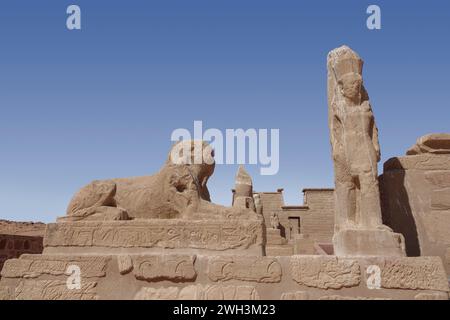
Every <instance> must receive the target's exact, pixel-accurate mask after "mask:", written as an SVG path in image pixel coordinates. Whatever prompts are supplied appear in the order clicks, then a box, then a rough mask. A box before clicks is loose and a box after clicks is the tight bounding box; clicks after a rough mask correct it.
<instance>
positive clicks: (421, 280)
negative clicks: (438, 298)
mask: <svg viewBox="0 0 450 320" xmlns="http://www.w3.org/2000/svg"><path fill="white" fill-rule="evenodd" d="M380 268H381V287H383V288H388V289H409V290H417V289H421V290H436V291H445V292H448V291H449V287H448V281H447V275H446V273H445V270H444V267H443V265H442V261H441V259H440V258H439V257H416V258H414V259H410V258H392V259H385V261H384V263H383V264H382V265H381V266H380Z"/></svg>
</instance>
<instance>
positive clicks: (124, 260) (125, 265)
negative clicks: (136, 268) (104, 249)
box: [117, 254, 133, 274]
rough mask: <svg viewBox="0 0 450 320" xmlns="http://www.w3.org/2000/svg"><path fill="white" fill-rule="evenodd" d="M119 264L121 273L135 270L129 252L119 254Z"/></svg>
mask: <svg viewBox="0 0 450 320" xmlns="http://www.w3.org/2000/svg"><path fill="white" fill-rule="evenodd" d="M117 266H118V268H119V272H120V274H127V273H130V272H131V270H133V260H132V259H131V257H130V256H129V255H127V254H123V255H119V256H117Z"/></svg>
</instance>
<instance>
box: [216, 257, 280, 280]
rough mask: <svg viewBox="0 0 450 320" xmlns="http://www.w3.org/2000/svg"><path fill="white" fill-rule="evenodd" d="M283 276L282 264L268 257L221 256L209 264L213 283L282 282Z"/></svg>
mask: <svg viewBox="0 0 450 320" xmlns="http://www.w3.org/2000/svg"><path fill="white" fill-rule="evenodd" d="M281 274H282V270H281V265H280V263H279V262H278V261H277V260H276V259H274V258H267V257H245V256H219V257H213V258H210V259H209V264H208V277H209V279H211V280H212V281H227V280H241V281H254V282H280V280H281Z"/></svg>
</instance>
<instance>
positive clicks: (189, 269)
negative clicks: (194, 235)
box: [133, 254, 197, 281]
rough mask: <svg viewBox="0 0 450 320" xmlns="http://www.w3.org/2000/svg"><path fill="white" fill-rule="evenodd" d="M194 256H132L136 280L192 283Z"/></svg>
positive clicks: (193, 277)
mask: <svg viewBox="0 0 450 320" xmlns="http://www.w3.org/2000/svg"><path fill="white" fill-rule="evenodd" d="M195 259H196V257H195V255H175V254H170V255H145V256H144V255H143V256H133V266H134V267H133V273H134V276H135V277H136V279H139V280H146V281H162V280H171V281H193V280H195V278H196V277H197V272H196V271H195V268H194V262H195Z"/></svg>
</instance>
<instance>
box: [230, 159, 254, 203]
mask: <svg viewBox="0 0 450 320" xmlns="http://www.w3.org/2000/svg"><path fill="white" fill-rule="evenodd" d="M234 190H235V193H234V199H233V207H234V208H238V209H239V208H240V209H244V210H246V209H248V210H252V211H254V212H256V207H255V201H254V199H253V181H252V178H251V177H250V175H249V174H248V172H247V171H245V169H244V166H239V169H238V172H237V173H236V178H235V189H234Z"/></svg>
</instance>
